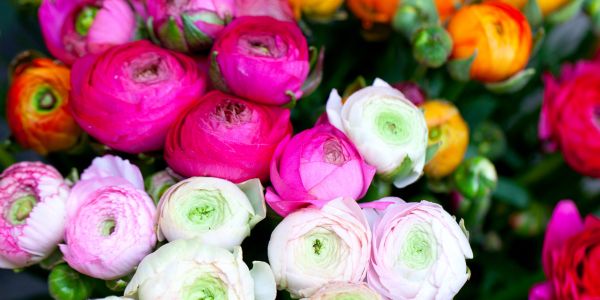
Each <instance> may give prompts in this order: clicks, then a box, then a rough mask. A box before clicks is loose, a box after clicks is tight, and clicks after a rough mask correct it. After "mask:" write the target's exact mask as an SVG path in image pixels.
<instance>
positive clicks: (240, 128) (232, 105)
mask: <svg viewBox="0 0 600 300" xmlns="http://www.w3.org/2000/svg"><path fill="white" fill-rule="evenodd" d="M291 133H292V124H291V123H290V112H289V110H287V109H283V108H279V107H274V106H266V105H260V104H255V103H252V102H248V101H245V100H242V99H240V98H237V97H235V96H231V95H228V94H225V93H222V92H219V91H212V92H210V93H208V94H206V95H204V97H202V99H201V100H200V101H198V103H197V104H196V105H195V106H194V107H192V108H191V109H189V110H188V111H187V112H185V113H184V114H182V115H181V116H179V119H178V120H177V122H175V124H174V125H173V127H171V129H170V131H169V135H168V136H167V142H166V145H165V160H166V161H167V163H168V164H169V166H170V167H171V168H172V169H173V170H174V171H175V172H177V173H179V174H181V175H183V176H187V177H191V176H209V177H219V178H223V179H227V180H230V181H233V182H235V183H240V182H242V181H246V180H248V179H252V178H260V179H261V180H266V179H267V178H268V177H269V164H270V162H271V157H273V153H274V152H275V148H276V147H277V145H278V144H279V143H280V142H281V141H282V140H283V139H284V138H286V137H287V136H289V135H290V134H291Z"/></svg>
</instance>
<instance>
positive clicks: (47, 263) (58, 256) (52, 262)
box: [40, 248, 65, 270]
mask: <svg viewBox="0 0 600 300" xmlns="http://www.w3.org/2000/svg"><path fill="white" fill-rule="evenodd" d="M64 262H65V260H64V259H63V254H62V252H61V251H60V250H59V249H58V248H56V249H54V251H52V253H50V255H48V257H46V258H44V260H42V261H41V262H40V267H41V268H42V269H45V270H52V268H54V267H55V266H57V265H59V264H62V263H64Z"/></svg>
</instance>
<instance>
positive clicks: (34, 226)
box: [0, 162, 69, 269]
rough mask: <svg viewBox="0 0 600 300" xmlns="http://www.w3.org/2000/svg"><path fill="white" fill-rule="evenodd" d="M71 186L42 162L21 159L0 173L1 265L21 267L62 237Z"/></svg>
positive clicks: (41, 255)
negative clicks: (22, 160)
mask: <svg viewBox="0 0 600 300" xmlns="http://www.w3.org/2000/svg"><path fill="white" fill-rule="evenodd" d="M68 196H69V187H68V186H67V183H66V182H65V180H64V179H63V177H62V176H61V175H60V173H59V172H58V171H57V170H56V169H54V168H53V167H51V166H49V165H45V164H43V163H40V162H20V163H16V164H14V165H12V166H11V167H9V168H8V169H6V170H4V172H2V174H0V268H2V269H14V268H22V267H26V266H29V265H32V264H34V263H37V262H39V261H41V260H42V259H44V258H45V257H47V256H48V255H50V253H52V251H53V250H54V249H55V248H56V246H57V245H58V243H60V241H62V238H63V234H64V230H65V215H66V213H65V202H66V200H67V197H68Z"/></svg>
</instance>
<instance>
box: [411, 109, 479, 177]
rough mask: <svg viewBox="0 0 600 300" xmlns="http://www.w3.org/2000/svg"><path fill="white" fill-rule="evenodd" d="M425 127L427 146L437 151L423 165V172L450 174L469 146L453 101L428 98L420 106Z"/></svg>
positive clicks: (465, 131)
mask: <svg viewBox="0 0 600 300" xmlns="http://www.w3.org/2000/svg"><path fill="white" fill-rule="evenodd" d="M421 108H422V109H423V112H424V113H425V120H426V121H427V127H428V128H429V145H430V146H432V147H435V146H433V145H435V144H438V143H439V146H437V147H438V150H437V152H436V153H435V155H434V156H433V158H432V159H431V160H430V161H429V162H428V163H427V164H426V165H425V169H424V170H425V174H426V175H427V176H430V177H432V178H441V177H445V176H448V175H450V174H451V173H452V172H454V170H456V168H457V167H458V165H459V164H460V162H461V161H462V160H463V157H464V156H465V153H466V152H467V146H468V145H469V126H468V125H467V123H466V122H465V120H464V119H463V118H462V116H461V115H460V112H459V111H458V109H457V108H456V106H454V104H452V103H450V102H446V101H441V100H430V101H427V102H425V104H423V105H422V106H421Z"/></svg>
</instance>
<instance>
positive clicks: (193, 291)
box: [181, 274, 227, 300]
mask: <svg viewBox="0 0 600 300" xmlns="http://www.w3.org/2000/svg"><path fill="white" fill-rule="evenodd" d="M181 295H182V297H181V298H182V299H184V300H225V299H227V286H226V285H225V283H224V282H223V281H222V280H221V279H219V278H217V277H213V276H210V275H208V274H207V275H203V276H200V277H198V278H196V279H195V280H194V281H193V282H192V283H191V284H189V285H187V286H184V287H183V288H182V289H181Z"/></svg>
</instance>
